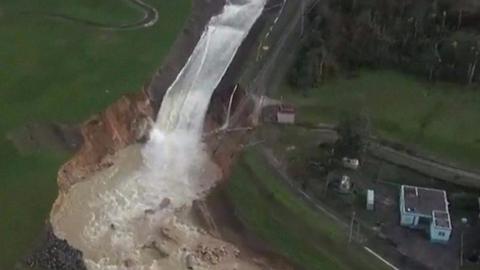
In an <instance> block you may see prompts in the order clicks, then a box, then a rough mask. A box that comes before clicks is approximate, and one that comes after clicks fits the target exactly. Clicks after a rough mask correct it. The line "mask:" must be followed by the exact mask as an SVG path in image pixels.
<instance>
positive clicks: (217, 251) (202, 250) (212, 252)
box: [195, 244, 240, 265]
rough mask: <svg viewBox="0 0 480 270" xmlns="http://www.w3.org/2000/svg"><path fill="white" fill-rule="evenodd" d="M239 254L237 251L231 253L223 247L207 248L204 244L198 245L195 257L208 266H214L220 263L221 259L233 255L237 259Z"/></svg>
mask: <svg viewBox="0 0 480 270" xmlns="http://www.w3.org/2000/svg"><path fill="white" fill-rule="evenodd" d="M239 254H240V251H239V250H238V249H234V250H232V251H230V250H228V249H227V248H226V247H225V246H220V247H209V246H206V245H204V244H199V245H198V246H197V248H196V250H195V257H196V258H199V259H200V260H201V261H203V262H206V263H208V264H210V265H216V264H218V263H220V262H221V261H222V259H223V258H225V257H228V256H229V255H233V256H235V257H237V256H238V255H239Z"/></svg>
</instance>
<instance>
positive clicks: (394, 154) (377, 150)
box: [368, 143, 480, 188]
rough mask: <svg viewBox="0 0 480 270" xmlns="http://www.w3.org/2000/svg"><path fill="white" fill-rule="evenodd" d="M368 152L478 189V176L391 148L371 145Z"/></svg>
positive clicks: (397, 163)
mask: <svg viewBox="0 0 480 270" xmlns="http://www.w3.org/2000/svg"><path fill="white" fill-rule="evenodd" d="M368 150H369V152H370V153H371V154H372V155H374V156H376V157H378V158H380V159H383V160H386V161H388V162H391V163H394V164H396V165H400V166H405V167H407V168H410V169H412V170H415V171H417V172H419V173H422V174H425V175H428V176H431V177H433V178H437V179H440V180H444V181H447V182H451V183H454V184H458V185H462V186H467V187H475V188H480V175H478V174H475V173H472V172H468V171H464V170H460V169H458V168H454V167H450V166H448V165H443V164H439V163H436V162H433V161H431V160H427V159H423V158H420V157H416V156H412V155H409V154H407V153H405V152H401V151H397V150H395V149H393V148H391V147H388V146H384V145H380V144H378V143H371V144H370V146H369V149H368Z"/></svg>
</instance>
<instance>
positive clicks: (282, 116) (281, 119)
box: [277, 105, 295, 124]
mask: <svg viewBox="0 0 480 270" xmlns="http://www.w3.org/2000/svg"><path fill="white" fill-rule="evenodd" d="M277 122H278V123H280V124H295V108H294V107H293V106H289V105H281V106H280V107H279V108H278V111H277Z"/></svg>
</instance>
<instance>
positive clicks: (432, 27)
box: [290, 0, 480, 89]
mask: <svg viewBox="0 0 480 270" xmlns="http://www.w3.org/2000/svg"><path fill="white" fill-rule="evenodd" d="M306 21H307V25H308V29H309V31H308V32H306V33H305V36H304V38H303V42H302V47H301V49H300V50H299V53H298V57H297V61H296V62H295V64H294V66H293V68H292V71H291V74H290V82H291V83H292V84H293V85H295V86H296V87H298V88H303V89H305V88H308V87H311V86H315V85H316V84H318V83H320V82H321V81H322V80H324V79H325V78H327V77H328V76H329V75H331V74H333V73H336V72H337V71H338V70H341V69H343V70H345V69H347V70H351V69H355V68H357V67H360V66H363V67H364V66H367V67H374V68H376V67H388V68H392V67H395V68H401V69H402V70H405V71H408V72H411V73H414V74H417V75H421V76H424V77H425V78H427V79H429V80H440V79H441V80H449V81H455V82H461V83H466V84H472V83H476V82H480V72H478V67H477V65H478V61H479V60H480V1H477V0H325V1H319V2H318V4H317V5H316V6H315V7H313V8H312V9H311V10H310V11H309V12H308V16H307V20H306Z"/></svg>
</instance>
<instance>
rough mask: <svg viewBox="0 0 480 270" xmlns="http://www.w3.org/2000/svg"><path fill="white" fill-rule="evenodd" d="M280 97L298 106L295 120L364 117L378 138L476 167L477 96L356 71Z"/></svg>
mask: <svg viewBox="0 0 480 270" xmlns="http://www.w3.org/2000/svg"><path fill="white" fill-rule="evenodd" d="M279 95H282V96H284V98H285V99H286V100H288V101H290V102H292V103H294V104H296V105H297V106H298V109H299V115H298V117H299V120H300V121H305V122H309V123H318V122H337V121H338V120H339V119H340V118H341V117H342V115H344V114H345V113H348V114H357V113H358V112H363V113H366V114H368V115H369V116H370V118H371V120H372V124H373V127H374V128H375V132H376V133H377V134H378V135H380V137H383V138H387V139H392V140H395V141H398V142H401V143H406V144H409V145H415V146H416V147H417V148H418V149H419V150H421V151H425V152H427V153H431V154H433V155H436V156H439V157H441V158H444V159H446V160H452V161H455V162H457V163H463V164H466V165H468V166H471V167H476V168H478V167H479V165H480V128H479V127H480V126H479V125H478V123H480V92H478V89H469V88H466V87H461V86H458V85H453V84H447V83H437V84H434V85H433V84H427V83H424V82H420V81H419V80H418V79H416V78H414V77H411V76H408V75H404V74H401V73H398V72H394V71H366V70H364V71H361V72H360V73H359V74H358V76H357V77H355V78H352V79H345V78H341V79H335V80H331V81H328V82H327V83H325V84H324V85H322V86H321V87H319V88H318V89H312V90H310V91H309V92H308V94H307V95H306V96H303V95H302V93H301V92H300V91H296V90H292V89H291V88H289V87H288V86H285V87H284V89H282V91H281V93H279Z"/></svg>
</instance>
